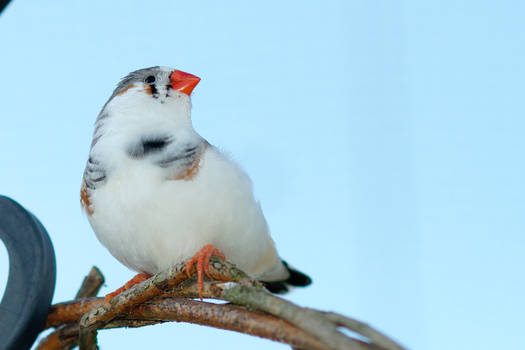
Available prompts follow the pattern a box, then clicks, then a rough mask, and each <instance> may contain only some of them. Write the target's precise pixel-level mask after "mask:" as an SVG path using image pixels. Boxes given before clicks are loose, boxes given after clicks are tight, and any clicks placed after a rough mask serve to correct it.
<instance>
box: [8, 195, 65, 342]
mask: <svg viewBox="0 0 525 350" xmlns="http://www.w3.org/2000/svg"><path fill="white" fill-rule="evenodd" d="M0 238H1V239H2V240H3V241H4V244H5V246H6V248H7V251H8V254H9V279H8V281H7V287H6V289H5V293H4V297H3V299H2V303H1V304H0V349H2V350H25V349H29V348H30V347H31V345H32V344H33V342H34V341H35V339H36V337H37V335H38V333H40V331H41V330H42V328H43V326H44V323H45V320H46V316H47V312H48V310H49V305H50V304H51V299H52V297H53V292H54V290H55V274H56V268H55V253H54V251H53V246H52V244H51V240H50V239H49V236H48V235H47V232H46V230H45V229H44V227H43V226H42V224H41V223H40V222H39V221H38V220H37V219H36V218H35V217H34V216H33V215H32V214H31V213H30V212H28V211H27V210H25V209H24V208H23V207H22V206H21V205H20V204H18V203H17V202H15V201H14V200H12V199H10V198H7V197H4V196H0Z"/></svg>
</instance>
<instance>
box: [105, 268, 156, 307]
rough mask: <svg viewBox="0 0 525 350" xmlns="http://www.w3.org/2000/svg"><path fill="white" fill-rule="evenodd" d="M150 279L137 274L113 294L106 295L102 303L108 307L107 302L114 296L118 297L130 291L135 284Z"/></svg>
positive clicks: (145, 274)
mask: <svg viewBox="0 0 525 350" xmlns="http://www.w3.org/2000/svg"><path fill="white" fill-rule="evenodd" d="M150 277H151V275H149V274H147V273H139V274H138V275H136V276H135V277H133V278H132V279H130V280H129V281H128V282H127V283H126V284H125V285H123V286H122V287H120V288H119V289H117V290H116V291H114V292H113V293H109V294H108V295H106V297H105V298H104V303H105V304H106V306H109V302H110V301H111V299H113V298H114V297H115V296H117V295H119V294H120V293H122V292H123V291H125V290H128V289H130V288H131V287H133V286H134V285H135V284H139V283H140V282H144V281H145V280H147V279H148V278H150Z"/></svg>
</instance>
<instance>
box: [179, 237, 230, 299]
mask: <svg viewBox="0 0 525 350" xmlns="http://www.w3.org/2000/svg"><path fill="white" fill-rule="evenodd" d="M212 256H216V257H219V258H221V259H223V260H225V259H226V258H225V256H224V254H223V253H222V252H221V251H220V250H219V249H217V248H215V247H214V246H212V245H211V244H207V245H205V246H204V247H202V249H201V250H199V251H198V252H197V254H195V255H194V256H193V258H191V259H190V260H189V261H188V262H187V263H186V275H188V277H191V269H192V267H193V264H194V263H195V262H197V281H198V285H199V298H201V299H202V291H203V290H204V276H203V272H204V274H205V275H206V276H207V277H208V278H211V275H210V269H209V264H210V258H211V257H212Z"/></svg>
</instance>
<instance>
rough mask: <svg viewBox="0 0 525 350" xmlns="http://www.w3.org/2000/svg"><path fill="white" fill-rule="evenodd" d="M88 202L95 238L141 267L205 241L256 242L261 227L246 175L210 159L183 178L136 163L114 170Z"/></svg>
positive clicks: (161, 263) (152, 267)
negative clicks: (125, 170) (111, 175)
mask: <svg viewBox="0 0 525 350" xmlns="http://www.w3.org/2000/svg"><path fill="white" fill-rule="evenodd" d="M214 162H215V163H217V164H214ZM92 203H93V208H94V212H93V215H91V217H90V222H91V225H92V226H93V228H94V231H95V232H96V234H97V236H98V238H99V240H100V241H101V242H102V243H103V244H104V245H105V246H106V247H107V248H108V249H109V250H110V252H111V253H112V254H113V255H114V256H115V257H116V258H117V259H119V260H120V261H121V262H122V263H124V264H125V265H127V266H128V267H130V268H132V269H135V270H139V271H144V272H156V271H158V270H160V269H163V268H166V267H167V266H169V265H170V264H173V263H176V262H178V261H182V260H185V259H187V258H189V257H191V256H192V255H193V254H194V253H195V252H196V251H197V250H199V249H200V248H201V247H202V246H204V245H205V244H214V245H216V246H218V247H219V248H220V249H221V250H223V251H225V253H227V252H228V251H232V252H233V251H235V249H234V247H233V246H232V243H231V242H240V241H242V240H243V239H250V240H252V241H253V240H254V239H255V241H257V237H258V236H260V235H262V234H263V233H265V228H266V226H265V225H266V224H265V221H264V218H263V217H262V213H261V212H260V208H259V206H258V205H257V204H256V203H255V201H254V200H253V195H252V193H251V184H250V183H249V180H248V179H247V178H246V177H245V176H244V174H243V173H239V172H238V171H237V170H236V168H234V167H232V166H229V165H228V164H227V163H225V162H218V161H216V160H214V159H213V158H211V159H204V162H203V164H202V167H201V169H200V170H199V172H198V174H197V176H195V177H193V178H192V179H191V180H187V181H186V180H167V179H166V177H165V176H164V174H161V173H159V172H155V171H151V169H147V168H139V167H137V168H135V169H128V171H127V172H121V173H115V174H114V176H113V177H112V178H110V179H108V182H107V183H106V184H105V185H104V186H102V187H101V188H99V189H97V190H96V191H95V193H94V194H93V196H92ZM230 236H231V237H230ZM225 242H230V243H227V244H228V245H225Z"/></svg>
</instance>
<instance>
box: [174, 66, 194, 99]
mask: <svg viewBox="0 0 525 350" xmlns="http://www.w3.org/2000/svg"><path fill="white" fill-rule="evenodd" d="M170 80H171V87H172V88H173V90H177V91H180V92H183V93H185V94H186V95H188V96H190V94H191V92H192V91H193V89H195V86H197V84H198V83H199V81H201V78H199V77H196V76H195V75H193V74H189V73H184V72H182V71H180V70H174V71H173V73H171V75H170Z"/></svg>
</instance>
